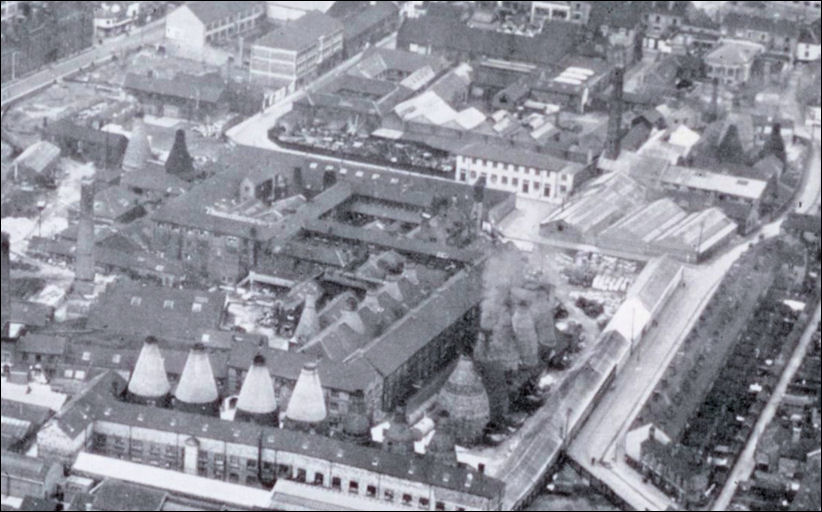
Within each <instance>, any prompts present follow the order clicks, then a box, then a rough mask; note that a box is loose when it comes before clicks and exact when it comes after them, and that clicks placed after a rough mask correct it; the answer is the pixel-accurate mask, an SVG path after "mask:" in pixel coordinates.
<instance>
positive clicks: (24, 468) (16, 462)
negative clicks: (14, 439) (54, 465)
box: [0, 450, 50, 482]
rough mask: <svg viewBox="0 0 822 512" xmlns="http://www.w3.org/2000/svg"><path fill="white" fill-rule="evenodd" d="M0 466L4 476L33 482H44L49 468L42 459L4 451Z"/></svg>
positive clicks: (0, 458)
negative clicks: (0, 465)
mask: <svg viewBox="0 0 822 512" xmlns="http://www.w3.org/2000/svg"><path fill="white" fill-rule="evenodd" d="M0 464H2V468H3V474H4V475H10V476H11V477H13V478H21V479H25V480H31V481H35V482H44V481H45V478H46V474H47V473H48V471H49V468H50V466H49V463H48V462H46V461H45V460H44V459H40V458H37V457H29V456H27V455H21V454H19V453H14V452H8V451H5V450H3V455H2V457H0Z"/></svg>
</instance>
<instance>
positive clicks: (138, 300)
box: [131, 295, 143, 306]
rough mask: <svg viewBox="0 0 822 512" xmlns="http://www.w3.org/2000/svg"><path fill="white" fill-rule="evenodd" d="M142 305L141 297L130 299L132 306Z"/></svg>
mask: <svg viewBox="0 0 822 512" xmlns="http://www.w3.org/2000/svg"><path fill="white" fill-rule="evenodd" d="M142 303H143V298H142V297H138V296H137V295H135V296H134V297H132V298H131V305H132V306H139V305H140V304H142Z"/></svg>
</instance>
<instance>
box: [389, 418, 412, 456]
mask: <svg viewBox="0 0 822 512" xmlns="http://www.w3.org/2000/svg"><path fill="white" fill-rule="evenodd" d="M382 446H383V449H384V450H385V451H387V452H390V453H397V454H399V455H406V456H411V455H413V454H414V433H413V432H412V431H411V427H409V426H408V422H407V421H406V419H405V409H404V408H403V407H398V408H397V411H396V412H395V413H394V418H393V419H392V420H391V424H390V425H388V428H387V429H385V431H383V439H382Z"/></svg>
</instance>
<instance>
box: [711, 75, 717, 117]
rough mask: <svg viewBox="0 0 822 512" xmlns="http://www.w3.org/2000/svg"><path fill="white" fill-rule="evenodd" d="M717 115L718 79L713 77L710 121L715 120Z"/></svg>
mask: <svg viewBox="0 0 822 512" xmlns="http://www.w3.org/2000/svg"><path fill="white" fill-rule="evenodd" d="M718 117H719V79H718V78H716V77H714V79H713V80H712V81H711V113H710V121H711V122H713V121H716V120H717V118H718Z"/></svg>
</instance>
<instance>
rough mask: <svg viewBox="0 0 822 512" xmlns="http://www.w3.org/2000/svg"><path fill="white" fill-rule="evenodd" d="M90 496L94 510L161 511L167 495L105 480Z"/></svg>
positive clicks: (130, 484)
mask: <svg viewBox="0 0 822 512" xmlns="http://www.w3.org/2000/svg"><path fill="white" fill-rule="evenodd" d="M92 496H93V499H94V502H93V503H94V505H93V506H94V510H162V509H163V503H164V502H165V500H166V498H167V497H168V493H166V492H165V491H157V490H154V489H150V488H148V487H145V486H142V485H137V484H132V483H129V482H122V481H120V480H109V479H106V480H103V482H102V483H101V484H100V485H99V486H98V487H97V488H96V489H95V490H94V493H93V494H92Z"/></svg>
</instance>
